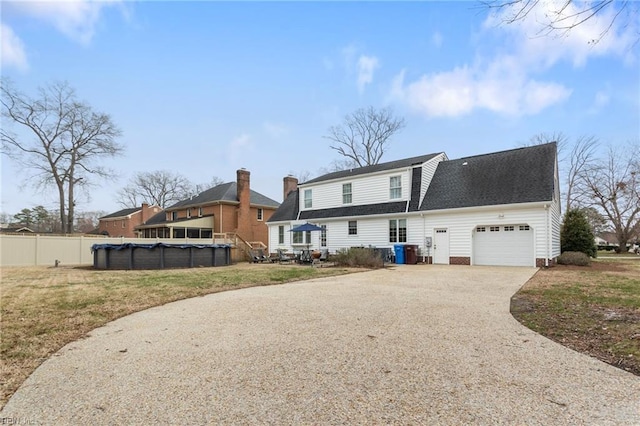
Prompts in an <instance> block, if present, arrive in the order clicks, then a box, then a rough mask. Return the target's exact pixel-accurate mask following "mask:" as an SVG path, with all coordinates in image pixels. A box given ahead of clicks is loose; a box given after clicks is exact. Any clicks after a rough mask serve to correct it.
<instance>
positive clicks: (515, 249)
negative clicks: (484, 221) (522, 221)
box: [473, 225, 535, 266]
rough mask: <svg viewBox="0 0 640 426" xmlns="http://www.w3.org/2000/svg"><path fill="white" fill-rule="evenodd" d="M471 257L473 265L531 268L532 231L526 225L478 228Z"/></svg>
mask: <svg viewBox="0 0 640 426" xmlns="http://www.w3.org/2000/svg"><path fill="white" fill-rule="evenodd" d="M473 255H474V257H473V263H474V264H475V265H503V266H533V265H534V263H535V261H534V257H533V230H532V229H531V228H530V227H529V226H527V225H500V226H497V225H496V226H478V227H476V229H475V230H474V241H473Z"/></svg>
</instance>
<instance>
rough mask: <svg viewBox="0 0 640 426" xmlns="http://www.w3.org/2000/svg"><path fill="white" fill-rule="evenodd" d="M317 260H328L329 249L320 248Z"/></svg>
mask: <svg viewBox="0 0 640 426" xmlns="http://www.w3.org/2000/svg"><path fill="white" fill-rule="evenodd" d="M318 260H319V261H320V262H326V261H327V260H329V250H328V249H322V250H320V257H319V258H318Z"/></svg>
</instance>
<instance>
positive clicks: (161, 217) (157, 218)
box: [141, 210, 167, 226]
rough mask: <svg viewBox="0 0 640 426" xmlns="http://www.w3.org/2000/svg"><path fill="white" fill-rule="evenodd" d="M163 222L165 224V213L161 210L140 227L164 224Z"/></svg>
mask: <svg viewBox="0 0 640 426" xmlns="http://www.w3.org/2000/svg"><path fill="white" fill-rule="evenodd" d="M165 222H167V212H165V211H164V210H162V211H161V212H160V213H156V214H154V215H153V216H151V218H150V219H149V220H147V221H146V222H145V223H143V224H142V225H141V226H147V225H158V224H160V223H165Z"/></svg>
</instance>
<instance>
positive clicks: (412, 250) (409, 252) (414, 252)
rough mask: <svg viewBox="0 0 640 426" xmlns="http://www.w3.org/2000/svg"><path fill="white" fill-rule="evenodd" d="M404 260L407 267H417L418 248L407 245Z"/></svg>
mask: <svg viewBox="0 0 640 426" xmlns="http://www.w3.org/2000/svg"><path fill="white" fill-rule="evenodd" d="M404 260H405V262H406V263H407V265H415V264H416V263H418V246H417V245H414V244H407V245H405V246H404Z"/></svg>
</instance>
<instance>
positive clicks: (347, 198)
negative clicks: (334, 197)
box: [342, 183, 352, 204]
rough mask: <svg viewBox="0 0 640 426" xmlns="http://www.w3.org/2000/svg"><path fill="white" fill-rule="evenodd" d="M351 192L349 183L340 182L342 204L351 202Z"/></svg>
mask: <svg viewBox="0 0 640 426" xmlns="http://www.w3.org/2000/svg"><path fill="white" fill-rule="evenodd" d="M351 195H352V192H351V184H350V183H343V184H342V204H351V200H352V196H351Z"/></svg>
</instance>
